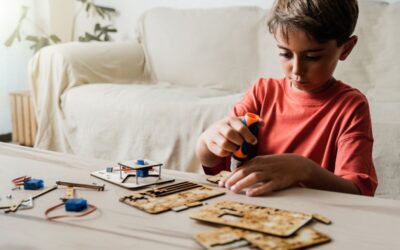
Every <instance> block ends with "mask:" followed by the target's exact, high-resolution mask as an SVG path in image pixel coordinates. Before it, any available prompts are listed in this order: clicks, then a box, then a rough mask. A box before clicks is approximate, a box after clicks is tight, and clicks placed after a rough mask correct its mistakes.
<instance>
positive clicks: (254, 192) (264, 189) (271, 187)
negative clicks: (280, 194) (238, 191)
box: [246, 181, 278, 196]
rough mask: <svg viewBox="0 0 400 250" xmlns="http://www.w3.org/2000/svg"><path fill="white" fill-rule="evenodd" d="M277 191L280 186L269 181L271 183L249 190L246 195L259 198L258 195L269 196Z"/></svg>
mask: <svg viewBox="0 0 400 250" xmlns="http://www.w3.org/2000/svg"><path fill="white" fill-rule="evenodd" d="M277 189H278V186H277V184H276V182H274V181H269V182H267V183H264V184H261V185H259V186H257V187H254V188H250V189H249V190H247V192H246V195H248V196H258V195H262V194H269V193H272V192H273V191H275V190H277Z"/></svg>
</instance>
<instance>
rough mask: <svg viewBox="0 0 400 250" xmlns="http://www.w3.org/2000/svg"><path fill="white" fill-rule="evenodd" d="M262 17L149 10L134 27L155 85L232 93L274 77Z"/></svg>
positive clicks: (235, 11) (271, 44)
mask: <svg viewBox="0 0 400 250" xmlns="http://www.w3.org/2000/svg"><path fill="white" fill-rule="evenodd" d="M266 13H267V11H266V10H265V9H261V8H258V7H227V8H216V9H169V8H156V9H151V10H150V11H148V12H146V13H145V14H144V15H143V16H142V18H141V21H140V23H139V40H140V42H141V44H142V45H143V48H144V51H145V55H146V61H147V67H148V70H149V71H150V72H151V74H152V76H153V78H154V79H155V80H159V81H168V82H171V83H174V84H177V85H184V86H198V87H200V86H203V87H212V88H214V89H224V90H229V91H232V92H240V91H244V90H245V89H247V88H248V87H250V86H251V84H252V83H253V82H254V81H255V80H256V79H257V78H258V77H260V76H263V75H269V76H278V75H280V68H279V66H278V65H277V63H276V58H277V54H278V53H277V52H276V51H277V49H276V45H275V41H274V39H273V37H272V35H270V34H269V33H268V32H267V28H266V19H265V17H266ZM267 52H268V53H267Z"/></svg>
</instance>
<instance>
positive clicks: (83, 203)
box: [65, 198, 88, 212]
mask: <svg viewBox="0 0 400 250" xmlns="http://www.w3.org/2000/svg"><path fill="white" fill-rule="evenodd" d="M87 207H88V205H87V200H85V199H82V198H79V199H69V200H67V201H66V202H65V211H68V212H80V211H82V210H85V209H86V208H87Z"/></svg>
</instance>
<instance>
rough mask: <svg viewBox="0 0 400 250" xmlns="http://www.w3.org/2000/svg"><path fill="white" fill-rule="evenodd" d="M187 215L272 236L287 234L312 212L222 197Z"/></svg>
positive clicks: (300, 224) (294, 230) (291, 232)
mask: <svg viewBox="0 0 400 250" xmlns="http://www.w3.org/2000/svg"><path fill="white" fill-rule="evenodd" d="M191 218H192V219H196V220H201V221H207V222H211V223H217V224H222V225H226V226H232V227H237V228H242V229H248V230H253V231H257V232H262V233H268V234H272V235H276V236H290V235H292V234H293V233H295V232H296V231H297V230H299V229H300V228H301V227H302V226H304V225H305V224H306V223H308V222H309V221H310V220H311V219H312V216H311V215H310V214H305V213H299V212H292V211H287V210H282V209H277V208H269V207H263V206H259V205H252V204H244V203H239V202H233V201H222V202H219V203H216V204H213V205H209V206H207V207H205V208H203V209H201V210H200V211H197V212H195V213H194V214H192V215H191Z"/></svg>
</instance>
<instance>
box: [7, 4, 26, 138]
mask: <svg viewBox="0 0 400 250" xmlns="http://www.w3.org/2000/svg"><path fill="white" fill-rule="evenodd" d="M21 5H27V6H28V7H30V8H31V9H30V12H31V13H32V11H33V9H32V0H30V1H29V0H13V1H5V0H0V134H5V133H9V132H11V122H10V120H11V113H10V99H9V92H11V91H14V90H22V89H27V88H28V84H27V68H26V66H25V65H26V64H27V61H28V60H29V58H30V56H31V55H32V51H31V50H30V49H29V44H28V43H27V42H22V43H18V42H17V43H16V44H14V46H13V47H11V48H6V47H5V46H4V42H5V41H6V39H7V38H8V37H9V36H10V35H11V33H12V32H13V29H14V28H15V25H16V23H17V21H18V18H19V16H20V13H21ZM27 28H28V29H27V30H29V25H28V27H27Z"/></svg>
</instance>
